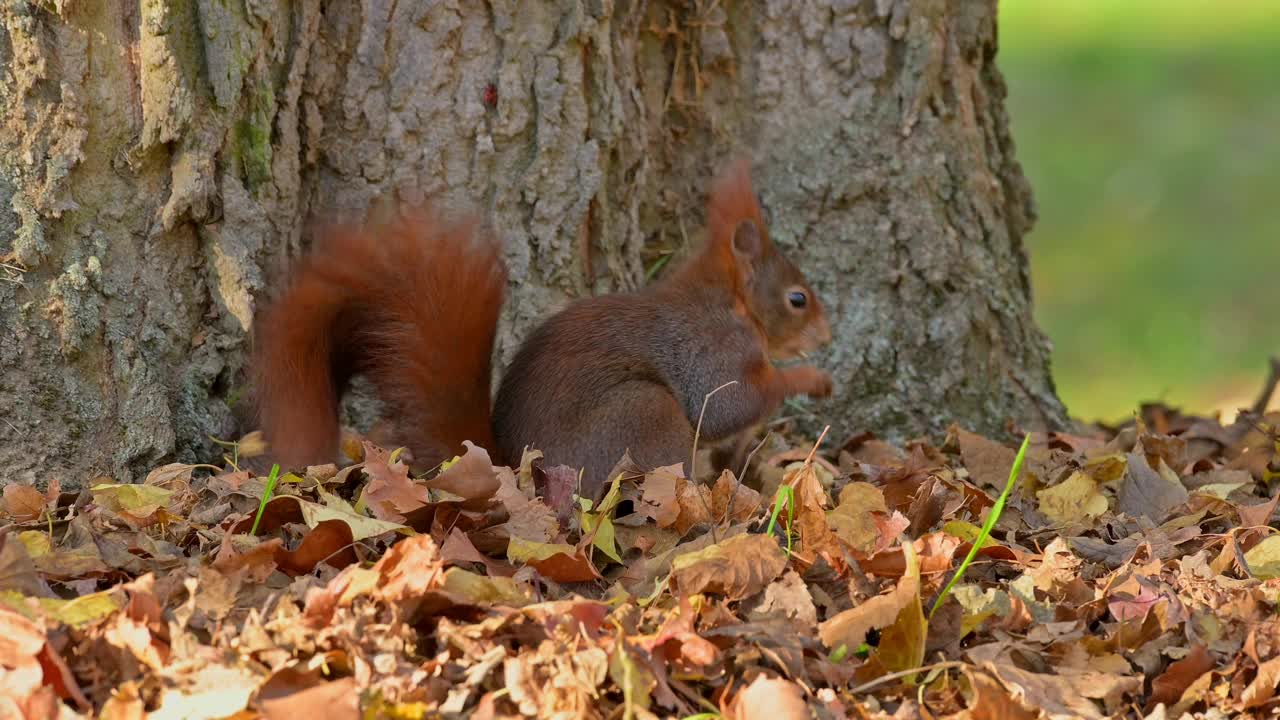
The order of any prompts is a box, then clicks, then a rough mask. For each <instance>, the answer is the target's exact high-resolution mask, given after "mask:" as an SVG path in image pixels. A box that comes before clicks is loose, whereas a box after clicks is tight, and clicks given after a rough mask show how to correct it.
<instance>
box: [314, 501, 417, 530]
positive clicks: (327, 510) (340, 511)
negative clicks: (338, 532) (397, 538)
mask: <svg viewBox="0 0 1280 720" xmlns="http://www.w3.org/2000/svg"><path fill="white" fill-rule="evenodd" d="M295 500H297V503H298V506H299V507H300V508H302V521H303V522H305V523H306V524H307V527H309V528H311V529H313V530H314V529H315V527H316V526H317V525H319V524H320V523H322V522H324V521H325V520H341V521H342V522H344V523H346V524H347V526H348V527H350V528H351V539H352V540H363V539H365V538H369V537H374V536H376V535H381V534H383V533H387V532H391V531H395V532H399V533H402V534H406V535H408V534H412V533H413V531H412V530H411V529H409V528H408V527H405V526H404V525H400V524H399V523H393V522H389V521H387V520H378V519H376V518H371V517H366V516H364V515H357V514H356V513H354V512H352V511H350V510H347V509H345V508H343V507H326V506H324V505H319V504H316V503H313V502H307V501H306V500H301V499H297V498H295ZM341 505H346V503H345V502H343V503H341Z"/></svg>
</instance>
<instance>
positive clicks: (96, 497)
mask: <svg viewBox="0 0 1280 720" xmlns="http://www.w3.org/2000/svg"><path fill="white" fill-rule="evenodd" d="M92 492H93V501H94V502H95V503H97V504H99V505H101V506H103V507H105V508H107V509H108V510H111V511H113V512H124V513H128V514H130V515H133V516H134V517H140V518H145V517H148V516H150V515H151V514H152V513H154V512H155V511H157V510H159V509H160V508H162V507H165V506H167V505H168V504H169V498H171V497H172V496H173V491H172V490H170V489H168V488H163V487H160V486H158V485H134V484H131V483H124V484H118V485H107V484H103V485H95V486H94V487H93V489H92Z"/></svg>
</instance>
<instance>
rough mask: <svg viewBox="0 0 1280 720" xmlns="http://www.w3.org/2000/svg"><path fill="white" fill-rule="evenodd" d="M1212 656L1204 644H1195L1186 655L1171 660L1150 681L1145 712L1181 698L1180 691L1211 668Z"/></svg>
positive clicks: (1171, 703)
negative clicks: (1166, 666) (1161, 671)
mask: <svg viewBox="0 0 1280 720" xmlns="http://www.w3.org/2000/svg"><path fill="white" fill-rule="evenodd" d="M1215 664H1216V663H1214V661H1213V657H1212V656H1210V655H1209V651H1208V650H1206V649H1205V647H1204V645H1201V644H1198V643H1197V644H1196V645H1195V646H1193V647H1192V648H1191V652H1190V653H1187V655H1186V657H1184V658H1182V659H1181V660H1178V661H1176V662H1172V663H1170V664H1169V667H1168V668H1166V669H1165V671H1164V672H1163V673H1160V675H1158V676H1157V677H1156V678H1155V679H1154V680H1152V681H1151V696H1150V697H1149V698H1148V699H1147V712H1151V711H1152V710H1153V709H1154V708H1155V706H1156V705H1158V704H1160V703H1164V704H1165V705H1173V704H1174V703H1176V702H1178V700H1180V699H1182V693H1184V692H1185V691H1186V689H1187V688H1189V687H1191V684H1192V683H1194V682H1195V681H1196V680H1197V679H1198V678H1199V677H1200V676H1201V675H1204V674H1205V673H1207V672H1209V671H1210V670H1213V668H1214V665H1215Z"/></svg>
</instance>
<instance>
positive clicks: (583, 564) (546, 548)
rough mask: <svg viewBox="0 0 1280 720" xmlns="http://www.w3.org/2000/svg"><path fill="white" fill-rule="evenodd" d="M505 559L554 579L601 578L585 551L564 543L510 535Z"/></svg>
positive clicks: (559, 580)
mask: <svg viewBox="0 0 1280 720" xmlns="http://www.w3.org/2000/svg"><path fill="white" fill-rule="evenodd" d="M507 559H508V560H510V561H511V562H514V563H524V564H526V565H529V566H530V567H532V568H534V569H536V570H537V571H538V572H539V573H542V574H543V575H545V576H546V577H549V578H551V579H552V580H555V581H556V582H588V581H591V580H598V579H599V578H600V573H599V572H598V571H597V570H596V568H595V566H594V565H592V564H591V559H590V558H588V557H587V555H586V553H584V552H582V551H581V550H580V549H578V548H576V547H574V546H573V545H568V544H565V543H538V542H530V541H527V540H524V539H522V538H514V537H513V538H511V542H510V543H509V544H508V545H507Z"/></svg>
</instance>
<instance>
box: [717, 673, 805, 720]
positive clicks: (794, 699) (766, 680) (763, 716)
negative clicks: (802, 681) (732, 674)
mask: <svg viewBox="0 0 1280 720" xmlns="http://www.w3.org/2000/svg"><path fill="white" fill-rule="evenodd" d="M728 717H730V718H733V720H808V718H809V704H808V703H807V702H805V697H804V691H803V690H801V689H800V686H799V685H796V684H795V683H793V682H791V681H790V680H783V679H781V678H770V677H765V676H764V675H757V676H756V679H755V680H753V681H752V682H751V684H750V685H748V686H747V687H745V688H743V690H742V691H741V692H739V693H738V694H737V695H736V696H735V697H734V698H733V703H732V704H731V705H730V706H729V712H728Z"/></svg>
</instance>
